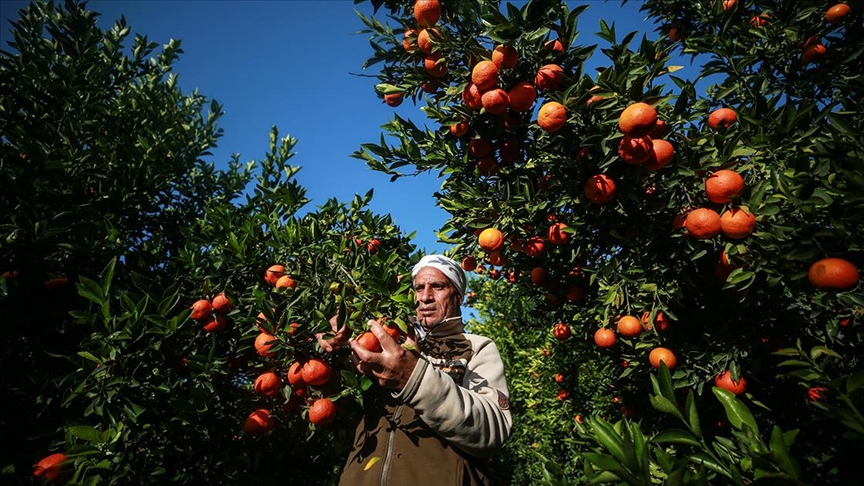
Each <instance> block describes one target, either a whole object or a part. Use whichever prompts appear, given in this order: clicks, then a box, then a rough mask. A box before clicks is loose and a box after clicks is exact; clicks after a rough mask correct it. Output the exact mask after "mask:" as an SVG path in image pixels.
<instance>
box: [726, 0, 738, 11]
mask: <svg viewBox="0 0 864 486" xmlns="http://www.w3.org/2000/svg"><path fill="white" fill-rule="evenodd" d="M736 3H738V0H723V11H724V12H726V11H728V10H729V9H731V8H732V7H734V6H735V4H736Z"/></svg>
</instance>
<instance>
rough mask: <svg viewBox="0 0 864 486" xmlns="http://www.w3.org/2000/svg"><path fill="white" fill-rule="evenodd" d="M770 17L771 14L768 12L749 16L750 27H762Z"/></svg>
mask: <svg viewBox="0 0 864 486" xmlns="http://www.w3.org/2000/svg"><path fill="white" fill-rule="evenodd" d="M770 18H771V16H770V15H768V14H762V15H754V16H752V17H750V27H753V28H754V29H758V28H760V27H764V26H766V25H768V21H769V19H770Z"/></svg>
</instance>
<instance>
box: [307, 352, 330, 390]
mask: <svg viewBox="0 0 864 486" xmlns="http://www.w3.org/2000/svg"><path fill="white" fill-rule="evenodd" d="M300 374H301V375H302V376H303V381H304V382H305V383H306V384H307V385H312V386H321V385H323V384H325V383H327V380H329V379H330V365H328V364H327V363H325V362H323V361H321V360H320V359H318V358H312V359H310V360H309V361H307V362H305V363H303V368H302V369H301V370H300Z"/></svg>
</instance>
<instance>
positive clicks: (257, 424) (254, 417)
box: [243, 408, 276, 435]
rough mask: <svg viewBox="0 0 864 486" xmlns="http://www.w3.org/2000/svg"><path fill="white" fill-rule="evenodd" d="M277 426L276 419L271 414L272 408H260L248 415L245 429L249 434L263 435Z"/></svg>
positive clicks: (244, 425)
mask: <svg viewBox="0 0 864 486" xmlns="http://www.w3.org/2000/svg"><path fill="white" fill-rule="evenodd" d="M275 426H276V420H275V419H274V418H273V417H271V416H270V410H267V409H266V408H259V409H258V410H255V411H254V412H252V413H250V414H249V416H248V417H246V423H245V424H243V430H245V431H246V434H247V435H263V434H266V433H267V432H269V431H270V429H272V428H273V427H275Z"/></svg>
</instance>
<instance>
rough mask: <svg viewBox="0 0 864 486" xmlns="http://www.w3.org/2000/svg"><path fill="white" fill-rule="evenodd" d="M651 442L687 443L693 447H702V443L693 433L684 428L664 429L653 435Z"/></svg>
mask: <svg viewBox="0 0 864 486" xmlns="http://www.w3.org/2000/svg"><path fill="white" fill-rule="evenodd" d="M651 442H654V443H656V444H665V443H672V444H687V445H691V446H693V447H701V443H700V442H699V440H698V439H696V437H695V436H694V435H693V434H691V433H690V432H687V431H686V430H682V429H668V430H664V431H662V432H660V433H659V434H657V435H655V436H654V437H652V438H651Z"/></svg>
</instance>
